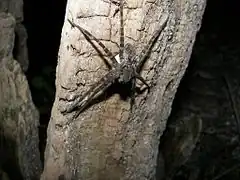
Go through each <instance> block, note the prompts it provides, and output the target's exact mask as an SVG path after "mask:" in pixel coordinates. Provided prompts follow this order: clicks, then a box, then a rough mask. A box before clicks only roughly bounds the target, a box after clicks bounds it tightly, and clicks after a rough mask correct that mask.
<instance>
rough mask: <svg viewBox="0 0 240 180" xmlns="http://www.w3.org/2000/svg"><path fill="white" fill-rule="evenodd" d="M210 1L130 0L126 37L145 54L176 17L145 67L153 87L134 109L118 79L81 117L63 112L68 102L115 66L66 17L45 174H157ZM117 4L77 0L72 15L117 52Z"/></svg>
mask: <svg viewBox="0 0 240 180" xmlns="http://www.w3.org/2000/svg"><path fill="white" fill-rule="evenodd" d="M205 4H206V1H205V0H191V1H190V0H175V1H166V0H153V1H139V0H125V6H124V28H125V42H129V43H131V44H134V47H135V48H136V52H137V54H139V52H141V50H142V49H143V47H144V46H145V45H146V44H147V43H148V41H149V39H150V38H151V36H153V32H155V31H156V29H157V28H158V27H159V23H160V22H161V21H162V20H163V19H164V18H166V17H168V21H167V25H166V27H165V28H164V30H163V32H162V33H161V35H160V36H159V38H158V40H157V42H156V43H155V44H154V47H153V48H152V50H151V54H150V56H149V57H148V59H147V61H146V63H145V64H144V67H143V69H142V71H141V75H142V76H143V77H144V78H145V79H146V80H147V83H148V84H149V85H150V87H151V88H150V91H147V90H143V91H142V93H139V94H137V95H136V97H135V103H134V105H133V107H132V110H131V105H130V98H129V96H127V97H124V96H123V93H122V92H123V91H125V89H123V88H126V87H124V86H119V87H120V88H121V87H122V89H120V90H119V89H116V88H111V87H110V89H109V90H108V93H107V94H106V93H102V94H103V95H100V97H99V98H98V102H96V101H94V103H93V104H92V105H91V106H90V107H88V108H87V109H85V110H84V111H83V112H82V113H81V114H80V115H79V116H78V117H77V118H76V119H73V113H69V114H66V115H63V114H62V113H61V112H60V110H62V109H65V108H66V107H67V106H68V105H69V104H71V98H73V97H74V95H79V94H83V92H86V91H87V90H88V89H89V88H90V87H91V85H92V84H94V83H95V82H97V81H98V80H99V79H100V78H102V77H103V76H104V75H105V74H106V73H107V72H108V68H107V66H106V65H105V63H104V61H103V60H102V59H101V58H100V57H99V56H98V54H97V53H96V51H95V50H94V49H93V48H92V46H91V45H90V44H89V42H88V41H86V40H85V38H84V36H83V35H82V34H81V32H79V31H78V29H76V28H72V27H71V25H70V24H69V23H68V22H67V21H65V22H66V23H65V24H64V26H63V31H62V39H61V46H60V50H59V60H58V66H57V76H56V99H55V102H54V106H53V109H52V115H51V120H50V123H49V127H48V141H47V147H46V151H45V168H44V172H43V174H42V179H84V180H86V179H104V180H106V179H111V180H114V179H155V176H156V166H157V159H158V146H159V143H160V140H159V139H160V136H161V135H162V133H163V131H164V129H165V126H166V122H167V119H168V116H169V114H170V112H171V105H172V101H173V99H174V96H175V93H176V90H177V87H178V85H179V82H180V80H181V78H182V76H183V74H184V72H185V70H186V67H187V65H188V61H189V58H190V55H191V51H192V47H193V43H194V41H195V36H196V33H197V31H198V30H199V28H200V25H201V19H202V15H203V12H204V9H205ZM117 8H118V7H117V6H116V5H114V4H113V3H109V1H108V0H106V1H103V0H98V1H96V0H87V1H84V0H79V1H74V0H69V1H68V4H67V11H66V20H67V19H70V20H72V19H73V21H74V22H75V23H77V24H79V25H80V26H82V27H83V28H85V29H87V30H88V31H90V32H91V33H92V34H93V35H94V36H96V37H97V38H98V39H100V40H101V42H102V43H103V44H105V45H106V47H108V48H109V49H111V50H112V52H114V53H117V52H118V51H119V49H118V45H119V28H120V27H119V20H120V19H119V13H117V14H116V15H115V16H113V14H114V13H115V12H116V9H117ZM137 86H138V87H141V89H142V87H143V84H141V83H140V82H137ZM110 90H111V91H110ZM109 91H110V92H109ZM60 99H65V101H63V100H60ZM67 99H68V100H67Z"/></svg>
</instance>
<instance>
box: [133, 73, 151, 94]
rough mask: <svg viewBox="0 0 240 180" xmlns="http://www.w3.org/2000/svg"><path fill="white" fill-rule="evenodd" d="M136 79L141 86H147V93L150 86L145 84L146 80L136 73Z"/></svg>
mask: <svg viewBox="0 0 240 180" xmlns="http://www.w3.org/2000/svg"><path fill="white" fill-rule="evenodd" d="M135 76H136V78H137V79H139V80H140V81H141V82H142V83H143V84H145V85H146V86H147V88H148V91H149V90H150V86H149V85H148V83H147V82H146V80H145V79H144V78H143V77H142V76H140V74H137V73H136V75H135Z"/></svg>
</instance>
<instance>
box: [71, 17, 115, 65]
mask: <svg viewBox="0 0 240 180" xmlns="http://www.w3.org/2000/svg"><path fill="white" fill-rule="evenodd" d="M68 22H69V23H70V24H71V26H72V27H76V28H77V29H78V30H79V31H80V32H81V33H82V34H83V35H84V37H85V38H86V40H87V41H88V42H89V43H90V44H91V45H92V47H93V48H94V49H95V50H96V51H97V52H98V53H99V54H100V55H101V51H99V49H98V48H97V47H96V46H95V45H94V44H93V43H92V41H91V40H94V41H96V42H97V44H98V45H99V46H100V47H101V48H102V49H103V51H104V52H105V53H106V55H107V56H108V57H109V58H110V60H111V61H112V63H113V64H112V66H113V67H116V66H117V64H118V62H117V60H116V58H115V56H114V55H113V53H112V52H111V51H110V50H109V49H108V48H107V47H106V46H105V45H104V44H103V43H102V42H101V41H99V40H98V39H97V38H96V37H95V36H93V35H92V34H91V33H90V32H88V31H87V30H86V29H84V28H82V27H81V26H79V25H77V24H76V23H74V22H72V21H71V20H70V19H68ZM101 56H102V55H101ZM110 66H111V65H110ZM112 66H111V67H112Z"/></svg>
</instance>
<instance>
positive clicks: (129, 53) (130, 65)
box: [118, 43, 136, 83]
mask: <svg viewBox="0 0 240 180" xmlns="http://www.w3.org/2000/svg"><path fill="white" fill-rule="evenodd" d="M134 56H135V51H134V49H133V46H132V45H131V44H129V43H127V44H126V46H125V48H124V51H123V59H122V60H121V59H120V64H119V65H118V66H119V69H120V72H121V73H120V75H119V79H118V82H119V83H128V82H130V81H131V80H132V78H134V77H136V71H135V70H136V63H135V62H133V60H134V59H133V58H134Z"/></svg>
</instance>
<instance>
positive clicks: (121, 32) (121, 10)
mask: <svg viewBox="0 0 240 180" xmlns="http://www.w3.org/2000/svg"><path fill="white" fill-rule="evenodd" d="M119 6H120V7H119V10H120V49H119V58H120V62H121V63H122V62H123V60H124V57H123V53H124V24H123V0H120V2H119Z"/></svg>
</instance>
